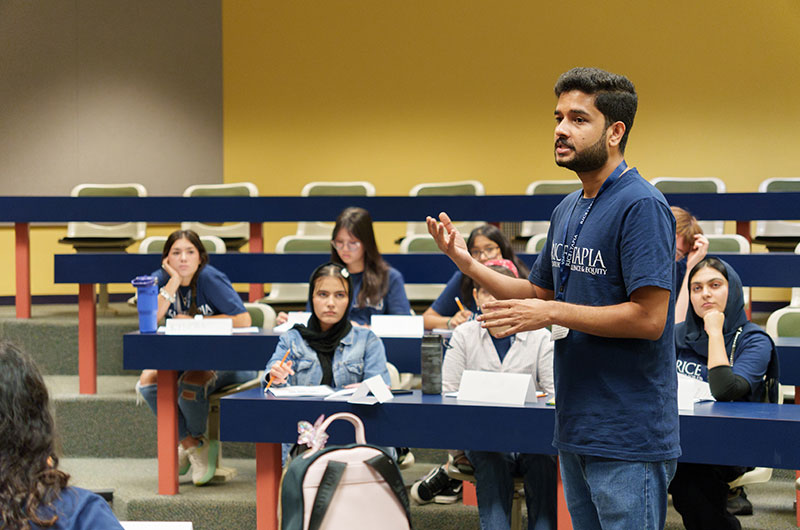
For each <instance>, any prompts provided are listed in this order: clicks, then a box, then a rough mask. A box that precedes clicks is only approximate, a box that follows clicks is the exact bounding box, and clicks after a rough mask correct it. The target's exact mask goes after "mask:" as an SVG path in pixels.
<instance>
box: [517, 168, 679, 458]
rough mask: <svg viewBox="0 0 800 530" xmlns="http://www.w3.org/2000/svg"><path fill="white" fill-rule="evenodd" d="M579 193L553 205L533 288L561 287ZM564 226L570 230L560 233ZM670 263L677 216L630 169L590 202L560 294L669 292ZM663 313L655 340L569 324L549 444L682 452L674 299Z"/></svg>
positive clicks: (589, 450) (609, 301)
mask: <svg viewBox="0 0 800 530" xmlns="http://www.w3.org/2000/svg"><path fill="white" fill-rule="evenodd" d="M582 193H583V192H582V190H578V191H576V192H574V193H571V194H570V195H568V196H567V197H565V198H564V200H563V201H562V202H561V203H560V204H559V205H558V206H557V207H556V209H555V210H554V211H553V215H552V217H551V219H550V229H549V231H548V234H547V242H546V244H545V246H544V248H543V249H542V252H541V253H540V254H539V257H538V258H537V260H536V263H534V265H533V268H532V270H531V273H530V276H529V280H530V281H531V282H532V283H534V284H535V285H538V286H540V287H542V288H545V289H549V290H553V291H555V292H558V289H559V288H560V281H561V280H560V270H559V264H560V259H561V257H562V255H563V253H564V251H565V248H566V247H567V246H568V245H569V243H568V242H567V243H566V244H565V241H568V238H569V239H571V238H572V235H573V234H574V226H575V225H577V221H578V219H579V218H580V216H581V215H582V214H583V212H584V211H585V205H586V204H585V203H584V206H583V207H582V206H580V205H577V203H578V202H579V201H580V199H581V198H582ZM586 202H588V201H586ZM570 220H572V222H570ZM568 224H572V225H573V227H572V228H571V231H570V232H569V233H568V234H567V225H568ZM674 263H675V218H674V217H673V216H672V212H671V211H670V209H669V206H668V205H667V202H666V200H665V199H664V196H663V195H662V194H661V193H660V192H659V191H658V190H656V189H655V188H654V187H653V186H652V185H651V184H649V183H648V182H647V181H645V180H644V179H643V178H642V177H641V175H639V173H638V171H636V169H630V170H628V171H627V172H626V173H624V174H623V175H622V176H621V177H620V178H619V179H618V180H617V181H616V182H615V183H614V184H613V185H611V186H610V187H609V188H608V189H606V190H605V191H604V192H603V193H602V194H601V195H600V196H599V198H598V199H597V200H596V201H595V203H594V206H593V207H592V210H591V212H590V214H589V216H588V218H587V219H586V222H585V224H584V225H583V229H582V231H581V233H580V236H579V237H578V241H577V244H576V248H575V252H574V254H573V260H572V266H571V273H570V276H569V280H568V282H567V285H566V288H565V290H564V300H565V301H566V302H568V303H572V304H579V305H584V306H609V305H615V304H620V303H624V302H628V301H629V300H630V295H631V293H632V292H633V291H635V290H636V289H638V288H640V287H645V286H655V287H659V288H662V289H666V290H667V291H670V293H672V282H673V272H674V271H673V267H674ZM668 311H669V312H668V315H667V319H666V325H665V327H664V331H663V333H662V335H661V337H660V338H659V339H658V340H655V341H650V340H645V339H615V338H605V337H598V336H594V335H590V334H588V333H582V332H579V331H575V330H570V331H569V334H568V335H567V336H566V337H565V338H563V339H561V340H557V341H556V342H555V354H554V356H553V359H554V371H555V386H556V395H557V396H558V399H557V400H556V428H555V434H554V438H553V445H554V446H555V447H556V448H558V449H561V450H564V451H569V452H574V453H578V454H585V455H594V456H601V457H607V458H614V459H620V460H633V461H660V460H665V459H669V458H676V457H678V456H679V455H680V443H679V442H680V440H679V435H678V403H677V375H676V374H675V371H674V369H673V366H674V362H675V346H674V336H673V322H674V316H673V314H674V297H673V296H672V295H671V296H670V302H669V310H668ZM622 326H624V323H621V324H620V327H622Z"/></svg>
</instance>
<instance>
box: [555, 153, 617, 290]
mask: <svg viewBox="0 0 800 530" xmlns="http://www.w3.org/2000/svg"><path fill="white" fill-rule="evenodd" d="M627 169H628V164H626V163H625V161H624V160H623V161H622V162H620V163H619V165H618V166H617V167H616V168H615V169H614V171H612V172H611V174H610V175H609V176H608V178H607V179H606V180H605V181H604V182H603V185H602V186H600V189H599V190H598V191H597V195H595V196H594V198H593V199H592V202H590V203H589V206H587V207H586V211H584V212H583V215H581V218H580V220H579V221H578V226H577V227H575V233H574V234H573V235H572V239H571V240H570V243H569V247H567V238H568V237H569V221H570V219H572V215H573V214H574V213H575V208H576V207H577V206H578V202H580V200H581V197H582V194H579V195H578V196H577V197H576V199H575V203H574V204H573V205H572V211H571V212H570V215H569V217H567V222H566V227H565V228H564V244H563V245H562V247H561V248H562V254H561V259H560V260H559V261H560V264H559V277H560V282H559V285H558V292H557V293H556V300H564V296H565V295H564V293H565V289H566V287H567V281H568V280H569V275H570V272H572V256H573V253H574V252H575V246H576V245H577V244H578V235H580V233H581V230H583V225H584V223H585V222H586V218H587V217H589V212H590V211H592V207H593V206H594V203H595V202H597V199H599V198H600V194H602V193H603V192H604V191H605V190H607V189H608V188H610V187H611V185H612V184H614V182H616V181H617V180H619V177H620V176H622V174H623V173H625V171H627Z"/></svg>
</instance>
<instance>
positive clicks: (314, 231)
mask: <svg viewBox="0 0 800 530" xmlns="http://www.w3.org/2000/svg"><path fill="white" fill-rule="evenodd" d="M300 196H301V197H327V196H338V197H345V196H354V197H374V196H375V186H374V185H373V184H372V183H370V182H367V181H364V180H355V181H350V182H323V181H316V182H309V183H308V184H306V185H305V186H303V189H302V191H300ZM331 221H332V222H329V223H327V222H321V221H300V222H299V223H297V232H296V235H298V236H327V237H328V239H331V232H333V226H334V223H333V221H335V219H331Z"/></svg>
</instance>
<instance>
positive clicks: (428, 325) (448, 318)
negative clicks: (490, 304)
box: [422, 224, 528, 329]
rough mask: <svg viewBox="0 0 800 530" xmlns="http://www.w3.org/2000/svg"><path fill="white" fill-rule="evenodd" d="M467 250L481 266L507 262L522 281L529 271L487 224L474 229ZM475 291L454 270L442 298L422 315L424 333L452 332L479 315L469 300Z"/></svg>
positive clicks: (494, 228)
mask: <svg viewBox="0 0 800 530" xmlns="http://www.w3.org/2000/svg"><path fill="white" fill-rule="evenodd" d="M467 248H468V249H469V253H470V254H472V257H473V258H475V259H476V260H478V261H480V262H481V263H486V262H487V261H490V260H494V259H507V260H510V261H512V262H513V263H514V265H516V267H517V270H519V273H520V276H521V277H527V276H528V267H526V266H525V264H524V263H522V260H520V259H519V258H518V257H517V256H516V254H514V249H512V248H511V243H510V242H509V241H508V239H507V238H506V236H504V235H503V232H501V231H500V229H499V228H497V227H496V226H494V225H488V224H487V225H483V226H479V227H478V228H476V229H474V230H473V231H472V232H471V233H470V234H469V238H468V239H467ZM474 287H475V285H474V284H473V282H472V278H470V277H469V276H465V275H464V274H462V273H461V271H459V270H456V272H454V273H453V276H451V277H450V280H449V281H448V282H447V285H446V286H445V288H444V291H442V294H440V295H439V297H438V298H437V299H436V300H435V301H434V302H433V304H431V306H430V307H429V308H428V309H426V310H425V312H424V313H422V316H423V318H424V319H425V329H434V328H440V329H444V328H449V329H453V328H455V327H456V326H458V325H459V324H462V323H464V322H466V321H467V320H469V319H471V318H472V315H473V313H475V312H477V311H478V307H477V306H476V304H475V300H474V299H473V298H472V292H473V289H474ZM456 297H459V300H460V301H461V304H462V305H463V306H464V309H463V310H462V309H461V308H459V307H458V303H457V302H456Z"/></svg>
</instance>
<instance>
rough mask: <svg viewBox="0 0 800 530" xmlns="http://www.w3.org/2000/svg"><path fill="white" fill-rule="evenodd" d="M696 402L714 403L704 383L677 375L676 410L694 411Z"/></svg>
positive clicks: (707, 386) (686, 376)
mask: <svg viewBox="0 0 800 530" xmlns="http://www.w3.org/2000/svg"><path fill="white" fill-rule="evenodd" d="M698 401H715V399H714V396H713V395H712V394H711V387H710V386H709V384H708V383H706V382H705V381H702V380H700V379H695V378H694V377H689V376H688V375H685V374H678V410H694V404H695V403H697V402H698Z"/></svg>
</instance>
